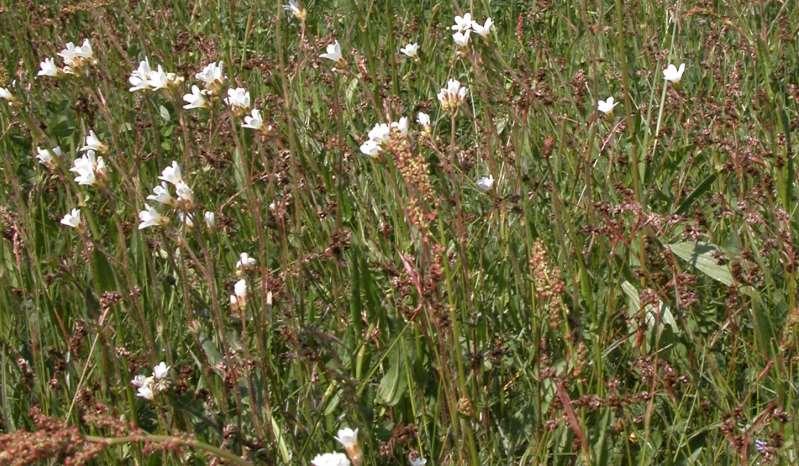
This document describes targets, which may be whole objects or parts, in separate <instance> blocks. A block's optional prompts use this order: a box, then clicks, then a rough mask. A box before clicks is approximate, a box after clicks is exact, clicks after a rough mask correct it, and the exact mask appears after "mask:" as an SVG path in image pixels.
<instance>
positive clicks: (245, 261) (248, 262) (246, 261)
mask: <svg viewBox="0 0 799 466" xmlns="http://www.w3.org/2000/svg"><path fill="white" fill-rule="evenodd" d="M254 265H255V258H252V257H250V255H249V254H247V253H246V252H242V253H241V254H239V260H238V262H236V268H237V269H239V270H244V269H249V268H250V267H253V266H254Z"/></svg>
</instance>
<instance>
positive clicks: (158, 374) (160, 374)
mask: <svg viewBox="0 0 799 466" xmlns="http://www.w3.org/2000/svg"><path fill="white" fill-rule="evenodd" d="M168 373H169V366H167V365H166V363H165V362H163V361H161V362H160V363H158V365H157V366H155V367H154V368H153V377H155V380H160V379H163V378H166V376H167V374H168Z"/></svg>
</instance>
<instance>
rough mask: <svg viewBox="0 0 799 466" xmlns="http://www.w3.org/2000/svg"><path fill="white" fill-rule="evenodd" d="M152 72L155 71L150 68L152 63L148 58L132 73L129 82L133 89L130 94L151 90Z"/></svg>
mask: <svg viewBox="0 0 799 466" xmlns="http://www.w3.org/2000/svg"><path fill="white" fill-rule="evenodd" d="M152 72H153V70H152V69H151V68H150V62H149V61H148V60H147V58H145V59H144V60H142V61H140V62H139V66H138V68H136V69H135V70H133V72H131V73H130V77H129V78H128V82H129V83H130V84H131V86H132V87H131V88H130V89H128V90H129V91H130V92H136V91H141V90H146V89H149V88H150V84H149V80H150V73H152Z"/></svg>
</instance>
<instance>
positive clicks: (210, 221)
mask: <svg viewBox="0 0 799 466" xmlns="http://www.w3.org/2000/svg"><path fill="white" fill-rule="evenodd" d="M203 219H204V220H205V226H206V227H208V229H209V230H212V229H214V228H215V227H216V214H215V213H213V212H211V211H210V210H207V211H205V213H204V214H203Z"/></svg>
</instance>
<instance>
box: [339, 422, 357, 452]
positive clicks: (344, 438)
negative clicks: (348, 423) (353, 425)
mask: <svg viewBox="0 0 799 466" xmlns="http://www.w3.org/2000/svg"><path fill="white" fill-rule="evenodd" d="M336 440H337V441H338V443H340V444H341V446H343V447H344V448H345V449H346V450H349V449H350V448H352V447H353V446H355V445H358V429H355V430H352V429H350V428H349V427H345V428H343V429H339V431H338V435H336Z"/></svg>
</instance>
